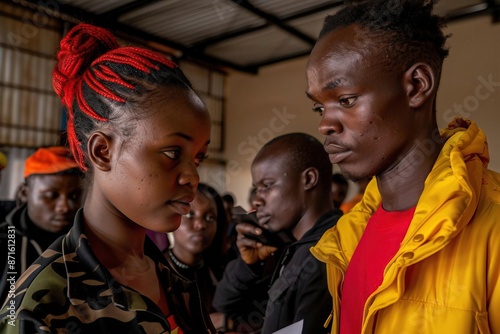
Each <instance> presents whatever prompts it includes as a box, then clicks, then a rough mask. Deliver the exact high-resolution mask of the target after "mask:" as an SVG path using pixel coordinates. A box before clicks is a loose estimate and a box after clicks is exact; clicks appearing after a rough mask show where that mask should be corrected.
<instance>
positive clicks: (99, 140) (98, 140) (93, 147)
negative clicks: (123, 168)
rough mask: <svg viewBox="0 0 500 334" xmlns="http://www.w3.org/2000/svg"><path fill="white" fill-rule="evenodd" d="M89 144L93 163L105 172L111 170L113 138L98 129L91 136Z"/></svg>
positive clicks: (90, 158) (90, 157)
mask: <svg viewBox="0 0 500 334" xmlns="http://www.w3.org/2000/svg"><path fill="white" fill-rule="evenodd" d="M87 145H88V146H87V148H88V152H89V160H90V162H91V163H92V165H94V167H95V168H97V169H99V170H101V171H104V172H107V171H109V170H111V164H110V162H111V146H112V145H113V139H112V138H111V137H109V136H108V135H106V134H105V133H103V132H101V131H96V132H94V133H93V134H92V135H91V136H90V137H89V141H88V144H87Z"/></svg>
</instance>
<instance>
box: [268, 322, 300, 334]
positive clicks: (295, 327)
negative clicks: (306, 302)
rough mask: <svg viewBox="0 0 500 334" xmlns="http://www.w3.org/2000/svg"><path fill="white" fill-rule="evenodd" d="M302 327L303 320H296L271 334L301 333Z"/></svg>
mask: <svg viewBox="0 0 500 334" xmlns="http://www.w3.org/2000/svg"><path fill="white" fill-rule="evenodd" d="M302 327H304V320H300V321H297V322H296V323H294V324H291V325H290V326H286V327H285V328H282V329H280V330H279V331H277V332H274V333H273V334H302Z"/></svg>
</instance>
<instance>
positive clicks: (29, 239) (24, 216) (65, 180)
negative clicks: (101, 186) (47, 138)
mask: <svg viewBox="0 0 500 334" xmlns="http://www.w3.org/2000/svg"><path fill="white" fill-rule="evenodd" d="M19 195H20V200H21V202H22V205H21V206H19V207H17V208H15V209H14V210H12V211H11V212H10V213H9V214H8V215H7V217H6V218H5V222H3V223H2V224H0V253H1V254H2V255H1V256H0V268H1V272H2V277H1V279H0V304H1V303H2V302H3V301H4V300H5V297H6V296H7V294H8V293H9V289H10V287H11V284H13V282H14V281H15V280H17V278H18V277H19V276H20V275H21V274H22V273H23V272H24V271H25V270H26V269H27V268H28V267H29V266H30V265H31V264H32V263H33V262H34V261H35V260H36V259H37V258H38V256H39V255H40V254H41V253H42V252H43V251H44V250H45V249H46V248H47V247H48V246H49V245H50V244H51V243H52V242H54V241H55V240H56V239H57V238H58V237H60V236H61V235H63V234H65V233H66V232H67V231H68V230H69V229H70V227H71V226H72V224H73V219H74V217H75V214H76V211H77V210H78V209H79V208H80V206H81V198H82V196H81V195H82V184H81V173H80V171H79V169H78V165H77V163H76V162H75V160H74V159H73V157H72V156H71V153H70V151H69V150H68V149H66V148H65V147H62V146H53V147H47V148H40V149H38V150H37V151H36V152H35V153H34V154H32V155H31V156H29V157H28V158H27V159H26V162H25V165H24V183H23V184H22V185H21V189H20V193H19Z"/></svg>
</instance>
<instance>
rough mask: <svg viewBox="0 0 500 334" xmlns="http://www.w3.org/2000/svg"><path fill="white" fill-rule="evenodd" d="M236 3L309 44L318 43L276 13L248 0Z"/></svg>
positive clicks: (234, 0)
mask: <svg viewBox="0 0 500 334" xmlns="http://www.w3.org/2000/svg"><path fill="white" fill-rule="evenodd" d="M232 1H233V2H234V3H235V4H237V5H238V6H240V7H242V8H245V9H246V10H248V11H249V12H251V13H253V14H254V15H257V16H259V17H261V18H263V19H264V20H266V21H267V22H269V23H271V24H273V25H275V26H277V27H279V28H281V29H282V30H284V31H286V32H288V33H290V34H292V35H293V36H295V37H297V38H299V39H301V40H303V41H305V42H306V43H308V44H309V45H314V43H316V39H314V38H312V37H310V36H308V35H306V34H304V33H303V32H301V31H300V30H298V29H295V28H294V27H292V26H289V25H287V24H285V23H284V22H283V21H282V20H280V19H279V18H278V17H276V16H274V15H271V14H269V13H266V12H264V11H262V10H260V9H258V8H257V7H255V6H254V5H252V4H251V3H250V2H248V1H247V0H232Z"/></svg>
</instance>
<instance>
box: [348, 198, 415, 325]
mask: <svg viewBox="0 0 500 334" xmlns="http://www.w3.org/2000/svg"><path fill="white" fill-rule="evenodd" d="M414 212H415V207H413V208H411V209H408V210H406V211H392V212H389V211H385V210H384V209H383V208H382V206H380V207H379V208H378V210H377V211H375V213H374V214H373V215H372V216H371V217H370V220H369V221H368V224H367V226H366V229H365V232H364V233H363V235H362V236H361V240H360V241H359V244H358V246H357V247H356V250H355V251H354V254H353V256H352V259H351V262H349V265H348V267H347V271H346V273H345V277H344V285H343V287H342V300H341V307H340V309H341V312H340V334H357V333H361V323H362V320H363V312H364V306H365V302H366V300H367V299H368V297H369V296H370V295H371V294H372V293H373V292H374V291H375V290H376V289H377V288H378V287H379V286H380V284H381V283H382V278H383V275H384V270H385V267H386V266H387V264H388V263H389V261H390V260H391V259H392V258H393V257H394V255H395V254H396V253H397V251H398V250H399V247H400V245H401V242H402V241H403V239H404V237H405V235H406V232H407V230H408V226H409V225H410V222H411V219H412V218H413V214H414Z"/></svg>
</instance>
